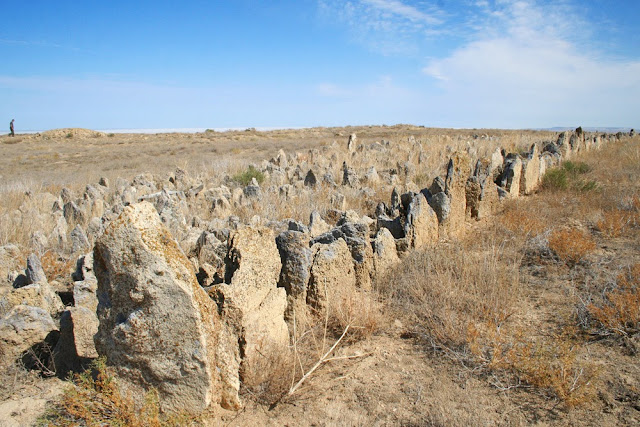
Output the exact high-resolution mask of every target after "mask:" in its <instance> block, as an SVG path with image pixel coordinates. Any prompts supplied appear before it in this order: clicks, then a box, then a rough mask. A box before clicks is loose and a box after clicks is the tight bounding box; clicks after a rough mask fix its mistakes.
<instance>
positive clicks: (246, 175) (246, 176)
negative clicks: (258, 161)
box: [233, 166, 264, 185]
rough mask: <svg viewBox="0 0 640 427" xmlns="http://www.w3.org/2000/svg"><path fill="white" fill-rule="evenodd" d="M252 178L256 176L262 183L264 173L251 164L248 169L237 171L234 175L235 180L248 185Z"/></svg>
mask: <svg viewBox="0 0 640 427" xmlns="http://www.w3.org/2000/svg"><path fill="white" fill-rule="evenodd" d="M252 178H255V179H256V181H258V184H262V183H263V182H264V174H263V173H262V172H260V171H259V170H258V169H256V168H255V167H253V166H249V167H248V168H247V170H246V171H244V172H240V173H237V174H235V175H234V176H233V180H234V181H236V182H238V183H240V184H242V185H248V184H249V183H250V182H251V179H252Z"/></svg>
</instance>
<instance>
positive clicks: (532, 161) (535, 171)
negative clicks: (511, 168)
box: [520, 144, 540, 195]
mask: <svg viewBox="0 0 640 427" xmlns="http://www.w3.org/2000/svg"><path fill="white" fill-rule="evenodd" d="M539 183H540V151H539V150H538V145H537V144H533V145H532V146H531V150H529V153H528V154H527V156H526V158H525V159H524V161H523V162H522V176H521V177H520V194H525V195H529V194H531V193H533V191H534V190H535V189H536V188H537V187H538V184H539Z"/></svg>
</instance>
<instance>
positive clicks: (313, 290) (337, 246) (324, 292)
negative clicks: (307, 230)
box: [307, 239, 356, 310]
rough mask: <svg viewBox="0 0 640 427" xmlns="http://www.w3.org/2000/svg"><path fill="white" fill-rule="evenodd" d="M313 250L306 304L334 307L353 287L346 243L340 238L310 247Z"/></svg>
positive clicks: (351, 264)
mask: <svg viewBox="0 0 640 427" xmlns="http://www.w3.org/2000/svg"><path fill="white" fill-rule="evenodd" d="M311 250H312V251H313V253H314V256H313V263H312V265H311V272H310V278H309V286H308V290H307V304H309V305H311V306H313V307H315V308H317V309H319V310H323V309H327V308H329V307H335V306H336V305H338V304H339V303H340V300H341V299H342V298H344V297H345V296H348V295H349V293H350V292H352V291H353V290H354V289H355V286H356V275H355V271H354V267H353V262H352V261H351V254H350V251H349V246H347V243H346V242H345V241H344V240H343V239H336V240H335V241H333V242H331V243H329V244H324V243H316V244H314V245H313V246H312V247H311Z"/></svg>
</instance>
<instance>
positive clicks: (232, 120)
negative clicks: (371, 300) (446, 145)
mask: <svg viewBox="0 0 640 427" xmlns="http://www.w3.org/2000/svg"><path fill="white" fill-rule="evenodd" d="M180 3H181V4H180ZM0 10H1V11H2V14H3V24H2V26H1V27H0V55H1V56H2V58H3V64H2V67H1V68H0V99H1V100H2V101H1V102H0V120H2V118H4V120H5V121H6V122H7V126H8V122H9V120H10V119H11V118H15V119H16V129H17V131H20V130H21V129H23V130H27V129H29V130H36V129H51V128H60V127H86V128H92V129H114V128H116V129H122V128H194V127H204V128H225V127H307V126H334V125H350V124H351V125H360V124H389V125H391V124H396V123H411V124H417V125H425V126H437V127H468V128H470V127H485V128H487V127H499V128H538V127H552V126H578V125H582V126H596V127H598V126H601V127H603V126H611V127H639V126H640V120H639V118H640V114H639V113H640V23H639V22H640V21H639V18H638V17H640V1H638V0H583V1H577V0H554V1H548V0H430V1H406V0H404V1H403V0H352V1H338V0H297V1H293V0H271V1H267V2H257V1H249V0H234V1H228V2H227V1H184V2H176V1H164V0H155V1H120V0H111V1H108V2H97V1H65V0H57V1H55V2H52V1H50V0H49V1H37V0H33V1H11V2H9V1H5V0H1V1H0Z"/></svg>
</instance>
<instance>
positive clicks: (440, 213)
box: [429, 191, 451, 224]
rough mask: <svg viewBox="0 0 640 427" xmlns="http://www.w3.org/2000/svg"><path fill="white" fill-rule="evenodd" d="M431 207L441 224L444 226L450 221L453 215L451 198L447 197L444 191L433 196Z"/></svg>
mask: <svg viewBox="0 0 640 427" xmlns="http://www.w3.org/2000/svg"><path fill="white" fill-rule="evenodd" d="M429 206H431V208H432V209H433V211H434V212H435V213H436V216H437V218H438V223H439V224H443V223H445V222H446V221H448V220H449V215H450V214H451V202H450V199H449V196H447V195H446V194H445V192H444V191H442V192H440V193H436V194H434V195H433V196H431V202H430V203H429Z"/></svg>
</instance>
